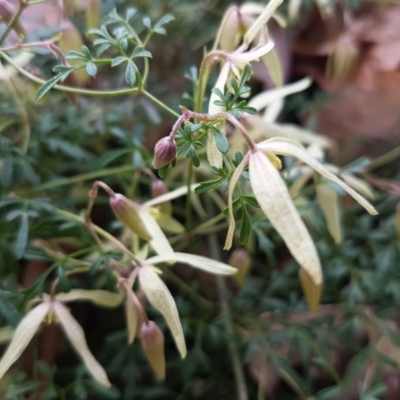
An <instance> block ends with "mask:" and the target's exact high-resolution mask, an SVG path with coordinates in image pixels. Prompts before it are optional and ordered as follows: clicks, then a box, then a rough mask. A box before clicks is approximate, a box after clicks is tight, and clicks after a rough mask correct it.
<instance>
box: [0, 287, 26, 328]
mask: <svg viewBox="0 0 400 400" xmlns="http://www.w3.org/2000/svg"><path fill="white" fill-rule="evenodd" d="M14 301H15V294H14V293H12V292H8V291H5V290H0V314H1V315H2V316H3V317H4V319H5V320H6V321H7V323H8V325H11V326H12V327H13V328H15V327H16V326H17V325H18V323H19V321H20V320H21V317H22V316H21V314H20V313H19V312H18V311H17V309H16V307H15V304H14Z"/></svg>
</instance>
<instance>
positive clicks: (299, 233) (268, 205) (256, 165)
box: [249, 151, 322, 284]
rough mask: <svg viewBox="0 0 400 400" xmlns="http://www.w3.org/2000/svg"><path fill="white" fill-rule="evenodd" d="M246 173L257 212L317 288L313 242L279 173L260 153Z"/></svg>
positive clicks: (319, 278) (318, 266)
mask: <svg viewBox="0 0 400 400" xmlns="http://www.w3.org/2000/svg"><path fill="white" fill-rule="evenodd" d="M249 172H250V184H251V187H252V189H253V193H254V195H255V197H256V199H257V201H258V204H259V205H260V207H261V209H262V210H263V212H264V213H265V215H266V216H267V217H268V219H269V221H270V222H271V224H272V225H273V227H274V228H275V229H276V230H277V231H278V233H279V234H280V235H281V236H282V238H283V240H284V241H285V243H286V245H287V247H288V249H289V251H290V252H291V254H292V255H293V257H294V258H295V259H296V261H297V262H298V263H299V264H300V266H301V267H302V268H304V269H305V270H306V271H307V272H308V274H309V275H310V277H311V279H312V280H313V281H314V282H315V283H316V284H321V283H322V270H321V264H320V261H319V257H318V254H317V251H316V249H315V246H314V242H313V240H312V239H311V236H310V234H309V233H308V230H307V228H306V227H305V225H304V223H303V221H302V219H301V217H300V215H299V213H298V211H297V209H296V207H295V206H294V205H293V202H292V200H291V198H290V195H289V192H288V190H287V187H286V185H285V183H284V181H283V180H282V178H281V176H280V174H279V172H278V171H277V169H276V168H275V167H274V166H273V165H272V163H271V162H270V161H269V159H268V158H267V157H266V155H265V154H264V153H262V152H261V151H255V152H252V153H251V156H250V161H249Z"/></svg>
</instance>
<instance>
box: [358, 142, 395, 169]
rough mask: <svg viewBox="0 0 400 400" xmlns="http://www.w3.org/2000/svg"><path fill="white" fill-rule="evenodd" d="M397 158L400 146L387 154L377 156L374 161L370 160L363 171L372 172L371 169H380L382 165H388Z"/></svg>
mask: <svg viewBox="0 0 400 400" xmlns="http://www.w3.org/2000/svg"><path fill="white" fill-rule="evenodd" d="M398 157H400V146H397V147H395V148H394V149H392V150H390V151H389V152H387V153H385V154H383V155H381V156H379V157H378V158H375V160H372V161H371V162H370V164H368V165H367V166H366V168H365V169H366V170H367V171H372V170H373V169H376V168H379V167H382V166H383V165H385V164H388V163H390V162H391V161H393V160H395V159H396V158H398Z"/></svg>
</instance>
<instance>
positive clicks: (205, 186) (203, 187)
mask: <svg viewBox="0 0 400 400" xmlns="http://www.w3.org/2000/svg"><path fill="white" fill-rule="evenodd" d="M220 184H221V180H220V179H217V180H214V181H208V182H202V183H200V185H199V186H197V187H196V189H194V191H195V192H196V193H197V194H202V193H205V192H208V191H209V190H211V189H212V188H214V187H216V186H218V185H220Z"/></svg>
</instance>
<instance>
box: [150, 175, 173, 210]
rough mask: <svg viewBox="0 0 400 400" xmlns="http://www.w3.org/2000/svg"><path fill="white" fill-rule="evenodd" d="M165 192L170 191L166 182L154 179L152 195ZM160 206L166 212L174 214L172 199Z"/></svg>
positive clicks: (155, 195)
mask: <svg viewBox="0 0 400 400" xmlns="http://www.w3.org/2000/svg"><path fill="white" fill-rule="evenodd" d="M165 193H168V188H167V187H166V186H165V183H164V182H163V181H162V180H161V179H156V180H154V181H153V183H152V184H151V197H153V198H154V197H158V196H161V195H162V194H165ZM158 208H159V210H160V211H161V212H162V213H164V214H168V215H171V214H172V204H171V202H170V201H165V202H164V203H161V204H159V206H158Z"/></svg>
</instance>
